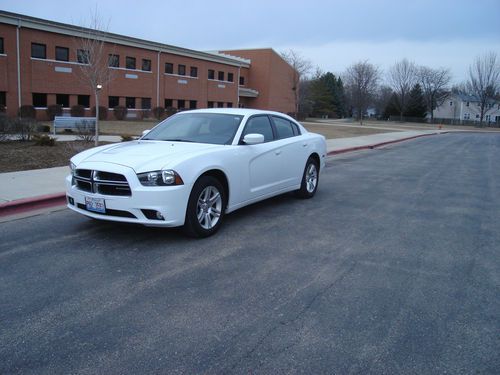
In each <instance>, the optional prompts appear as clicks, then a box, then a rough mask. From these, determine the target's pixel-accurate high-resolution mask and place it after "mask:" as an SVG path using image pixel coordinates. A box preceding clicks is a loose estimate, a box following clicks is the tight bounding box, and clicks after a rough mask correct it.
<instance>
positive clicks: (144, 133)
mask: <svg viewBox="0 0 500 375" xmlns="http://www.w3.org/2000/svg"><path fill="white" fill-rule="evenodd" d="M150 131H151V129H146V130H144V131H143V132H142V136H143V137H144V136H145V135H146V134H148V133H149V132H150Z"/></svg>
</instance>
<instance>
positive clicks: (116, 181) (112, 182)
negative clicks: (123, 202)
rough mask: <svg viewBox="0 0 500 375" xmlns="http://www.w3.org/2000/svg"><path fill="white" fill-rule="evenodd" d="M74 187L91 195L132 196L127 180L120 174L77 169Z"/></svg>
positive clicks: (74, 176)
mask: <svg viewBox="0 0 500 375" xmlns="http://www.w3.org/2000/svg"><path fill="white" fill-rule="evenodd" d="M73 185H74V186H75V187H76V188H77V189H79V190H83V191H87V192H89V193H98V194H104V195H120V196H130V195H132V192H131V190H130V186H129V184H128V182H127V179H126V178H125V176H124V175H122V174H118V173H111V172H104V171H96V170H91V169H76V170H75V174H74V175H73Z"/></svg>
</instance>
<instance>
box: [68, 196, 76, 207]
mask: <svg viewBox="0 0 500 375" xmlns="http://www.w3.org/2000/svg"><path fill="white" fill-rule="evenodd" d="M68 202H69V204H71V205H73V206H74V205H75V201H74V199H73V198H71V197H70V196H68Z"/></svg>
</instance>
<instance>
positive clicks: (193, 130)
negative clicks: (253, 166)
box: [141, 112, 243, 145]
mask: <svg viewBox="0 0 500 375" xmlns="http://www.w3.org/2000/svg"><path fill="white" fill-rule="evenodd" d="M242 118H243V116H238V115H230V114H221V113H200V112H197V113H186V112H185V113H182V114H178V115H174V116H172V117H169V118H168V119H166V120H165V121H163V122H161V123H160V124H159V125H158V126H156V127H155V128H154V129H153V130H151V131H150V132H149V133H147V134H146V135H145V136H144V137H142V138H141V139H145V140H155V141H177V142H197V143H211V144H217V145H227V144H231V142H232V141H233V138H234V135H235V134H236V131H237V130H238V127H239V125H240V123H241V120H242Z"/></svg>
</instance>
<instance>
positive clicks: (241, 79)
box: [240, 77, 245, 86]
mask: <svg viewBox="0 0 500 375" xmlns="http://www.w3.org/2000/svg"><path fill="white" fill-rule="evenodd" d="M240 85H241V86H245V77H240Z"/></svg>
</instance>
